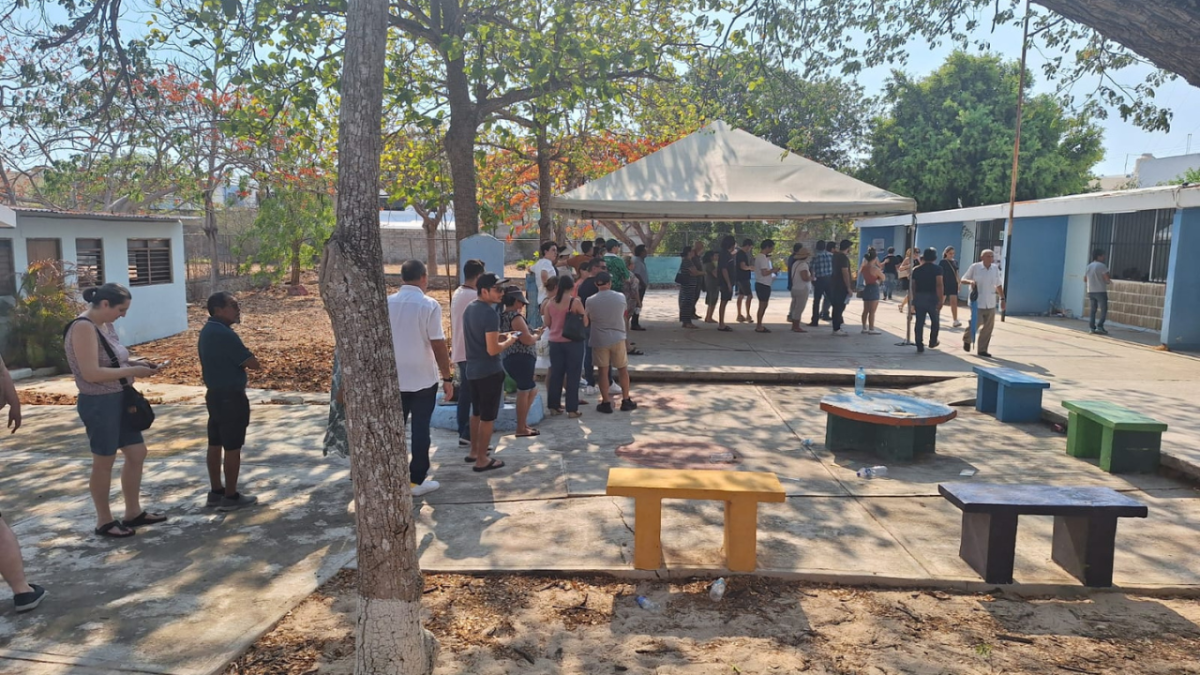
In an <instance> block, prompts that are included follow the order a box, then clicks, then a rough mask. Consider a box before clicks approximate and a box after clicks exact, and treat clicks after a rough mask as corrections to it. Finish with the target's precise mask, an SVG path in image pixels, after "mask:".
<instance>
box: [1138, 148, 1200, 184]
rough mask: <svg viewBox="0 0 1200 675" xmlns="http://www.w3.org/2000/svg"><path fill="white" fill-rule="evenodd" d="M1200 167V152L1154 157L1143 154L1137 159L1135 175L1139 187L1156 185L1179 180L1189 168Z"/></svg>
mask: <svg viewBox="0 0 1200 675" xmlns="http://www.w3.org/2000/svg"><path fill="white" fill-rule="evenodd" d="M1196 168H1200V154H1198V153H1193V154H1190V155H1175V156H1174V157H1154V156H1153V155H1149V156H1147V155H1143V156H1141V157H1139V158H1138V160H1137V168H1135V169H1134V175H1135V176H1137V183H1138V187H1154V186H1156V185H1167V184H1169V183H1170V182H1171V181H1173V180H1178V179H1179V178H1181V177H1182V176H1183V174H1185V173H1187V172H1188V170H1189V169H1196Z"/></svg>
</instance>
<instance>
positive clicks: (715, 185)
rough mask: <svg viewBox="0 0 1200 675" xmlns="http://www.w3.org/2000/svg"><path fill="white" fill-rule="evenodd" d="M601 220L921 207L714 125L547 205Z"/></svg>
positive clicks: (854, 213)
mask: <svg viewBox="0 0 1200 675" xmlns="http://www.w3.org/2000/svg"><path fill="white" fill-rule="evenodd" d="M550 205H551V207H552V208H553V209H554V210H555V211H558V212H560V213H565V214H567V215H569V216H572V217H575V218H581V219H597V220H801V219H819V218H828V217H860V216H868V215H895V214H902V213H916V211H917V203H916V202H915V201H914V200H912V199H910V198H908V197H901V196H900V195H897V194H893V193H891V192H888V191H887V190H882V189H880V188H877V187H875V186H873V185H868V184H867V183H864V182H862V181H860V180H857V179H854V178H851V177H850V176H846V175H844V174H841V173H838V172H837V171H834V170H833V169H830V168H828V167H826V166H822V165H821V164H818V163H816V162H814V161H812V160H810V159H805V158H803V157H801V156H800V155H797V154H794V153H791V152H788V151H787V150H784V149H783V148H780V147H778V146H776V145H772V144H771V143H769V142H767V141H765V140H763V139H761V138H758V137H757V136H754V135H753V134H749V133H747V132H745V131H742V130H741V129H734V128H731V127H730V126H729V125H728V124H725V123H724V122H721V121H716V122H712V123H711V124H709V125H707V126H705V127H704V128H702V129H700V130H699V131H696V132H695V133H693V134H691V135H689V136H685V137H684V138H681V139H679V140H678V141H676V142H674V143H672V144H671V145H668V146H666V147H665V148H662V149H660V150H658V151H657V152H655V153H653V154H650V155H647V156H645V157H643V158H641V159H639V160H638V161H636V162H634V163H632V164H629V165H627V166H624V167H622V168H620V169H618V170H616V171H614V172H612V173H610V174H608V175H607V176H605V177H603V178H600V179H598V180H594V181H592V182H590V183H588V184H586V185H583V186H581V187H578V188H576V189H574V190H572V191H570V192H568V193H566V194H564V195H559V196H557V197H554V198H552V199H551V200H550Z"/></svg>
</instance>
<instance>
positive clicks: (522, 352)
mask: <svg viewBox="0 0 1200 675" xmlns="http://www.w3.org/2000/svg"><path fill="white" fill-rule="evenodd" d="M570 278H571V277H570V276H569V275H562V276H560V277H559V283H562V282H563V281H564V280H566V279H570ZM502 303H503V305H504V310H503V311H502V312H501V313H500V332H501V333H510V332H517V333H520V334H519V335H518V336H517V341H516V342H515V343H513V346H512V347H509V348H508V349H506V350H505V351H504V359H503V361H501V363H502V364H503V365H504V372H506V373H508V376H509V377H511V378H512V379H513V381H515V382H516V383H517V435H518V436H522V437H524V436H537V435H539V434H540V433H541V432H539V431H538V430H537V429H534V428H533V427H531V426H529V409H530V408H531V407H533V399H534V397H536V396H537V382H534V381H533V371H534V367H535V366H536V365H537V341H538V338H540V337H541V336H542V331H543V330H545V328H537V329H534V330H530V329H529V324H527V323H526V322H525V308H526V307H527V306H528V305H529V301H528V300H526V299H525V295H524V294H523V293H521V289H520V288H517V287H515V286H514V287H513V288H511V289H510V290H508V291H506V292H505V293H504V300H503V301H502ZM576 379H578V378H576Z"/></svg>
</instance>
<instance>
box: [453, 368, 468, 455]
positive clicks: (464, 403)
mask: <svg viewBox="0 0 1200 675" xmlns="http://www.w3.org/2000/svg"><path fill="white" fill-rule="evenodd" d="M454 366H455V367H456V368H457V369H458V382H459V384H458V419H457V422H458V437H459V438H461V439H462V440H464V441H469V440H471V388H470V387H468V386H467V362H466V361H459V362H458V363H455V364H454Z"/></svg>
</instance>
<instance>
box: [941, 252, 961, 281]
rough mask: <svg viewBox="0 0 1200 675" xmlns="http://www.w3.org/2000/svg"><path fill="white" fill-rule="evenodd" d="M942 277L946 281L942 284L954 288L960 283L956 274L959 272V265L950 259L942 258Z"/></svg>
mask: <svg viewBox="0 0 1200 675" xmlns="http://www.w3.org/2000/svg"><path fill="white" fill-rule="evenodd" d="M941 267H942V277H943V278H944V279H945V280H944V281H943V282H942V283H943V284H946V285H947V286H953V285H954V284H957V283H958V280H957V279H956V278H955V277H956V274H955V273H956V272H958V264H957V263H955V262H954V261H952V260H950V259H949V258H942V263H941Z"/></svg>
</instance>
